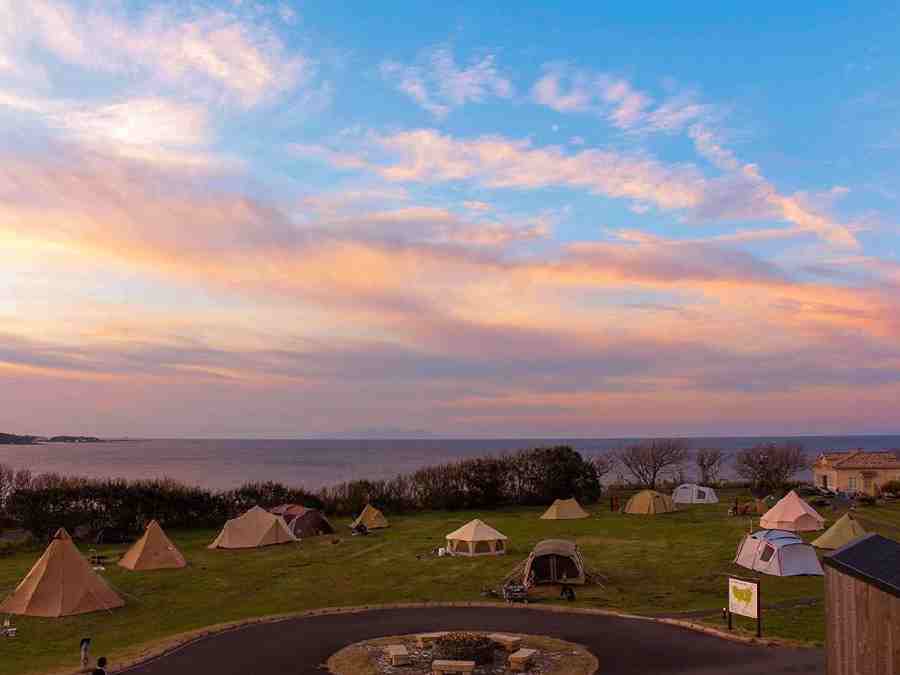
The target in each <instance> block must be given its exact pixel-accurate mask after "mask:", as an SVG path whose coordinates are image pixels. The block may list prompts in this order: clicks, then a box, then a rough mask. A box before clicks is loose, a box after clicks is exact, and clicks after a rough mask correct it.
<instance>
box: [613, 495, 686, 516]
mask: <svg viewBox="0 0 900 675" xmlns="http://www.w3.org/2000/svg"><path fill="white" fill-rule="evenodd" d="M677 510H678V508H677V507H676V506H675V502H674V501H672V498H671V497H670V496H669V495H664V494H660V493H659V492H656V491H655V490H642V491H641V492H638V493H637V494H636V495H634V496H633V497H632V498H631V499H629V500H628V502H627V503H626V504H625V509H624V511H625V513H632V514H637V515H642V516H655V515H657V514H659V513H671V512H672V511H677Z"/></svg>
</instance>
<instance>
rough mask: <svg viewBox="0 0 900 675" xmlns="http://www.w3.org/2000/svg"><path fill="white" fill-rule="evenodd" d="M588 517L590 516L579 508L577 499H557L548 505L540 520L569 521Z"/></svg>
mask: <svg viewBox="0 0 900 675" xmlns="http://www.w3.org/2000/svg"><path fill="white" fill-rule="evenodd" d="M589 516H590V514H589V513H588V512H587V511H585V510H584V509H583V508H581V504H579V503H578V500H577V499H557V500H556V501H554V502H553V503H552V504H551V505H550V508H548V509H547V510H546V511H544V515H542V516H541V520H571V519H574V518H588V517H589Z"/></svg>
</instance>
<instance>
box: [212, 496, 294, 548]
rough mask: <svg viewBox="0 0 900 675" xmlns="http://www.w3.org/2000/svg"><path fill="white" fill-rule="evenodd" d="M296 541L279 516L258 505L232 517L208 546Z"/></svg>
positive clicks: (244, 546)
mask: <svg viewBox="0 0 900 675" xmlns="http://www.w3.org/2000/svg"><path fill="white" fill-rule="evenodd" d="M292 541H297V539H296V537H294V535H293V534H291V531H290V529H289V528H288V526H287V523H285V522H284V518H282V517H281V516H275V515H272V514H271V513H269V512H268V511H266V510H265V509H262V508H260V507H258V506H254V507H253V508H252V509H250V510H249V511H247V512H246V513H245V514H244V515H242V516H238V517H237V518H232V519H231V520H229V521H228V522H227V523H225V527H223V528H222V531H221V532H220V533H219V536H218V537H216V539H215V541H214V542H213V543H211V544H210V545H209V548H258V547H260V546H271V545H272V544H287V543H289V542H292Z"/></svg>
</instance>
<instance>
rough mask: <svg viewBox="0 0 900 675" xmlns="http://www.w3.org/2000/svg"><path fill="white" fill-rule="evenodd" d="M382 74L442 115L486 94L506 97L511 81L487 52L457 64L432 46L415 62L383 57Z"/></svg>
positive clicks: (445, 51) (443, 49)
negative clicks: (401, 61)
mask: <svg viewBox="0 0 900 675" xmlns="http://www.w3.org/2000/svg"><path fill="white" fill-rule="evenodd" d="M381 74H382V76H383V77H384V78H385V79H386V80H388V81H389V82H391V83H392V84H393V85H394V86H395V87H396V88H397V89H399V90H400V91H402V92H403V93H404V94H406V95H407V96H409V97H410V98H411V99H413V100H414V101H415V102H416V103H418V104H419V105H420V106H421V107H422V108H424V109H425V110H427V111H428V112H429V113H431V114H432V115H434V116H435V117H436V118H439V119H440V118H443V117H445V116H446V115H447V114H448V113H449V112H450V111H451V110H453V109H454V108H457V107H460V106H462V105H465V104H466V103H482V102H484V101H485V100H487V99H488V98H489V97H492V96H494V97H498V98H510V97H511V96H512V95H513V91H514V89H513V85H512V82H510V80H509V79H507V78H506V77H505V76H503V75H502V74H501V73H500V71H499V70H498V68H497V66H496V64H495V57H494V56H493V55H492V54H488V55H486V56H483V57H481V58H473V59H472V60H471V61H470V62H469V63H468V65H464V66H459V65H457V63H456V60H455V58H454V56H453V53H452V52H451V51H450V49H449V48H447V47H436V48H434V49H432V50H430V51H428V52H426V53H425V54H423V55H422V56H421V57H420V58H419V60H418V62H417V63H416V64H413V65H406V64H403V63H400V62H398V61H391V60H388V61H384V62H382V64H381Z"/></svg>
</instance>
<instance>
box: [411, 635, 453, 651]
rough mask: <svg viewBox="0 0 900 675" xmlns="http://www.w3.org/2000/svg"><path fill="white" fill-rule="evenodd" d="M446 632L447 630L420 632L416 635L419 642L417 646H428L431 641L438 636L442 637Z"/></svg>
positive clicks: (421, 647)
mask: <svg viewBox="0 0 900 675" xmlns="http://www.w3.org/2000/svg"><path fill="white" fill-rule="evenodd" d="M446 634H447V631H442V632H440V633H420V634H419V635H418V636H417V639H416V641H417V642H418V643H419V648H420V649H424V648H425V647H430V646H431V643H432V642H434V641H435V640H437V639H438V638H442V637H444V636H445V635H446Z"/></svg>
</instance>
